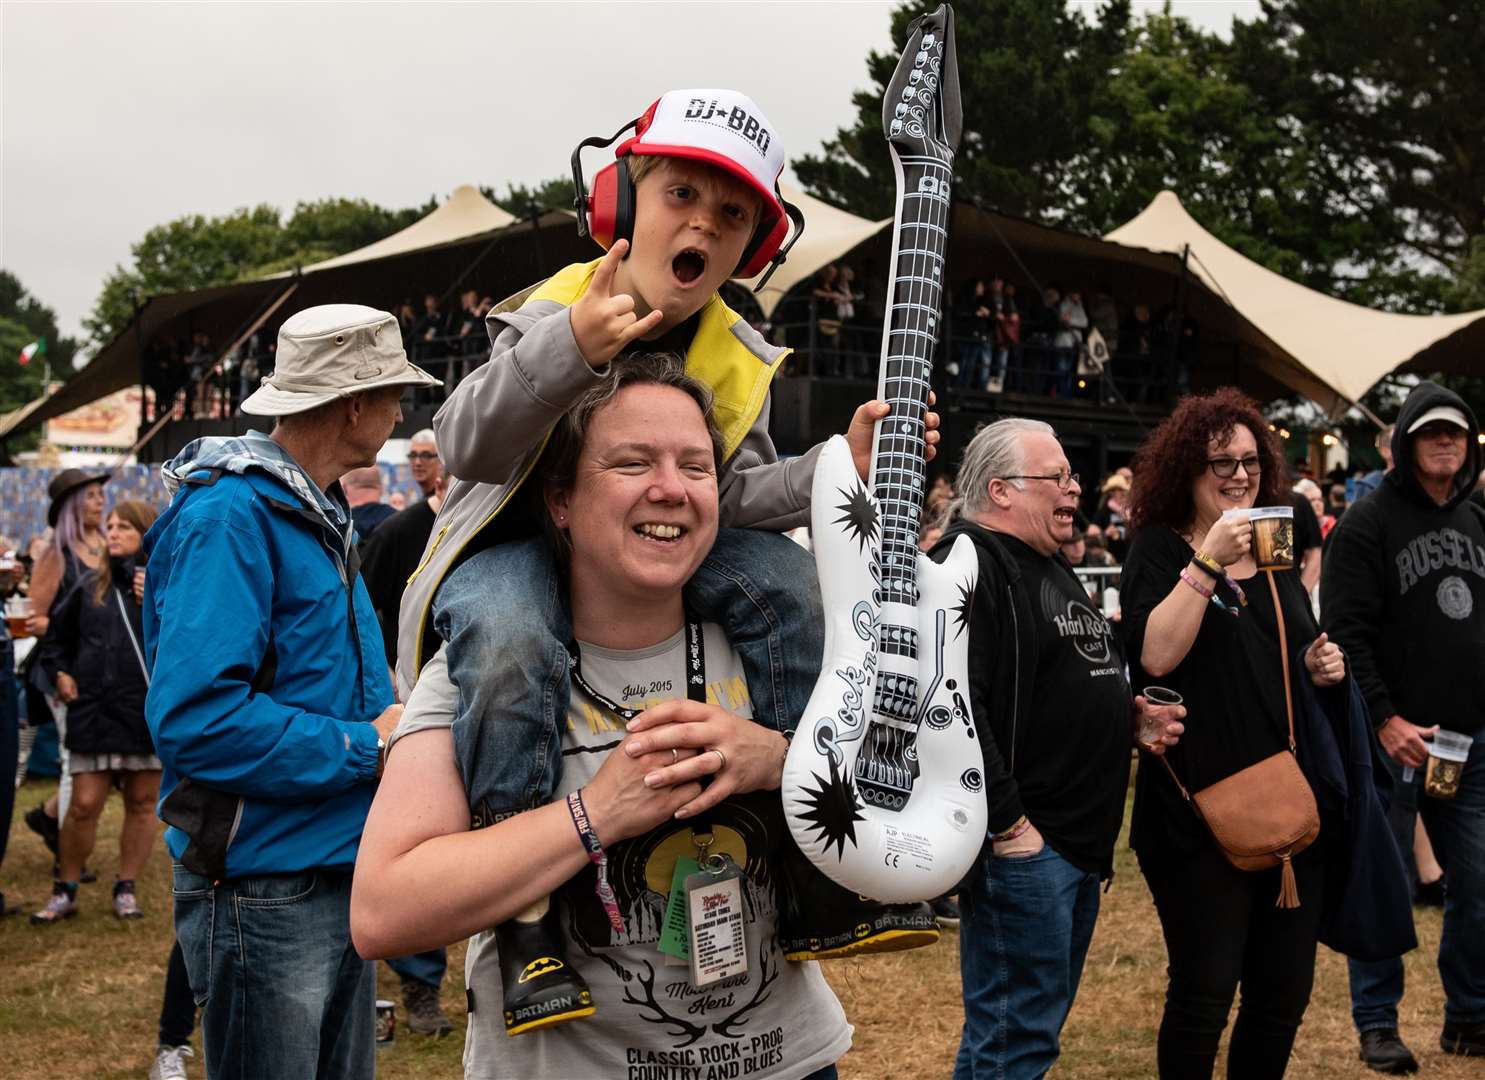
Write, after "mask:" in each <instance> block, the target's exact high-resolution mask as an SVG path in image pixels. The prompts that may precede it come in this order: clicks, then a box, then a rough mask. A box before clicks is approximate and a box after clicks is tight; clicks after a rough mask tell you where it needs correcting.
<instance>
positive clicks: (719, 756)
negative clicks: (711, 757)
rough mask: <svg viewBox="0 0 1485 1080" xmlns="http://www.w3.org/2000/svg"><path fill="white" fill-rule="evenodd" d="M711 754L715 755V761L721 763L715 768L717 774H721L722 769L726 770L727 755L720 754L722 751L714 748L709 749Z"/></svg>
mask: <svg viewBox="0 0 1485 1080" xmlns="http://www.w3.org/2000/svg"><path fill="white" fill-rule="evenodd" d="M711 752H712V753H714V754H716V755H717V760H718V761H719V762H721V764H720V765H718V766H717V772H721V771H722V770H723V769H725V768H727V755H726V754H724V753H722V751H721V750H719V749H718V748H717V747H715V746H713V747H712V748H711Z"/></svg>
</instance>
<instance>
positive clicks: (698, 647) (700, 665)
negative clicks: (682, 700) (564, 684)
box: [567, 611, 706, 724]
mask: <svg viewBox="0 0 1485 1080" xmlns="http://www.w3.org/2000/svg"><path fill="white" fill-rule="evenodd" d="M567 668H568V671H569V673H570V674H571V676H572V681H573V682H575V683H577V685H578V689H580V690H582V692H583V693H585V694H587V695H588V696H589V697H590V698H592V699H593V700H594V701H596V702H598V704H600V705H602V706H603V707H604V708H605V709H608V710H609V711H610V712H612V713H613V714H614V715H615V716H617V717H618V718H619V719H620V720H622V721H624V722H625V723H626V724H627V723H628V722H629V721H631V720H633V719H634V718H635V717H636V716H638V715H639V714H640V713H641V712H643V711H644V710H643V709H631V708H629V707H627V706H625V705H620V704H619V703H618V702H617V701H615V700H613V699H612V698H611V697H609V696H608V695H607V694H604V693H601V692H600V691H598V690H595V689H594V688H593V684H592V683H590V682H589V681H588V680H587V679H585V678H584V677H583V668H582V661H581V656H580V654H579V652H578V643H577V639H576V638H574V639H573V640H572V641H569V642H568V643H567ZM686 697H688V698H690V699H691V700H692V701H700V702H705V701H706V645H705V643H704V642H703V640H702V636H701V623H700V622H699V621H698V620H697V618H696V616H694V615H692V614H691V612H689V611H688V612H686Z"/></svg>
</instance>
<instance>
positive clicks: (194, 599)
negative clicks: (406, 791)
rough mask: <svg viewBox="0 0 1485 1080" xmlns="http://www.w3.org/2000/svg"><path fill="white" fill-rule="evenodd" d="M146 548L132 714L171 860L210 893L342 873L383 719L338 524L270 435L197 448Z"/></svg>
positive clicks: (388, 694)
mask: <svg viewBox="0 0 1485 1080" xmlns="http://www.w3.org/2000/svg"><path fill="white" fill-rule="evenodd" d="M163 473H164V477H165V481H166V486H167V488H171V489H172V490H173V491H174V492H175V497H174V500H173V502H172V503H171V505H170V508H169V509H168V510H167V511H166V512H165V513H164V515H162V516H161V517H160V519H159V520H158V521H157V522H156V523H155V525H154V527H153V528H151V529H150V531H149V533H148V534H147V535H146V537H145V550H146V551H147V552H148V554H149V565H148V570H147V575H146V581H145V603H144V636H145V650H146V657H147V659H148V661H149V664H150V667H151V672H152V681H151V684H150V689H149V696H148V699H147V702H146V709H145V715H146V719H147V720H148V722H149V727H150V733H151V735H152V736H153V737H154V740H155V745H156V747H157V749H158V752H159V755H160V760H161V761H162V762H163V763H164V773H163V776H162V777H161V784H160V795H161V799H160V806H159V809H160V816H161V817H162V818H164V819H165V821H166V822H167V823H169V824H170V825H171V828H169V829H168V830H167V831H166V834H165V839H166V843H167V845H168V846H169V848H170V853H171V855H172V856H174V857H175V858H176V859H178V860H180V861H182V862H183V863H184V864H185V865H186V866H187V867H188V868H189V869H192V870H194V871H196V872H197V873H202V874H205V875H206V876H208V877H211V878H213V879H222V878H236V877H242V876H245V875H251V874H269V873H292V872H296V871H301V870H306V869H311V868H343V869H348V868H350V867H351V866H352V865H353V864H354V862H355V859H356V849H357V846H358V844H359V842H360V839H361V830H362V827H363V825H364V824H365V821H366V813H367V810H368V809H369V808H370V806H371V797H372V795H373V793H374V791H375V785H374V783H373V781H374V779H375V776H376V765H377V735H376V730H375V728H374V727H373V726H372V724H371V721H373V720H374V719H375V718H376V717H377V716H378V715H379V714H380V713H381V712H382V711H383V710H384V709H385V708H386V707H387V706H388V705H390V704H391V703H392V688H391V681H390V679H389V676H388V673H387V666H386V661H385V660H384V659H383V650H382V638H381V630H380V628H379V626H378V625H377V620H376V615H375V613H374V612H373V611H372V607H371V601H370V598H369V597H368V596H367V593H366V586H365V585H364V584H363V583H362V582H361V580H360V579H359V576H358V574H357V568H358V561H357V556H356V552H355V545H354V543H353V534H352V531H351V525H350V516H349V512H348V510H347V509H346V507H345V504H344V499H343V497H342V496H340V495H339V493H338V489H337V490H336V491H335V493H334V494H333V496H327V495H326V494H325V493H323V492H321V491H320V490H319V489H318V488H316V487H315V486H314V485H313V483H312V482H311V481H310V480H309V477H308V476H307V475H306V474H305V473H304V472H303V471H302V470H301V469H300V468H299V467H298V465H297V464H295V463H294V461H293V459H292V458H290V457H289V456H288V455H287V454H285V453H284V452H283V451H282V450H281V449H280V448H279V447H278V446H277V444H275V443H273V442H272V440H270V439H268V438H267V437H266V436H264V435H261V434H259V433H257V432H251V433H249V434H248V435H247V436H244V437H242V438H229V439H200V440H197V441H196V442H194V443H192V444H191V445H190V446H188V447H186V449H185V450H184V451H182V453H181V454H180V455H179V456H178V457H177V458H176V459H175V460H174V461H172V462H171V463H170V464H168V465H166V466H165V468H164V470H163Z"/></svg>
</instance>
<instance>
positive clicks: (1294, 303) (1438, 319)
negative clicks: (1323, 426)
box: [1104, 191, 1485, 406]
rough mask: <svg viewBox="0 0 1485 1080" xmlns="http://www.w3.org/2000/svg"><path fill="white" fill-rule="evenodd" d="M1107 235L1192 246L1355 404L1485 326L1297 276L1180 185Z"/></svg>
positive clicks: (1482, 316) (1216, 284)
mask: <svg viewBox="0 0 1485 1080" xmlns="http://www.w3.org/2000/svg"><path fill="white" fill-rule="evenodd" d="M1104 239H1106V240H1112V241H1114V242H1116V243H1120V244H1125V245H1129V246H1131V247H1143V248H1148V249H1149V250H1151V251H1162V252H1170V253H1172V254H1174V255H1177V256H1179V255H1181V254H1182V253H1183V251H1185V250H1186V249H1187V248H1189V249H1190V255H1191V258H1190V260H1189V263H1188V267H1189V269H1190V271H1191V273H1192V274H1193V275H1194V276H1196V277H1197V278H1199V279H1200V280H1201V281H1202V282H1203V283H1204V284H1205V285H1207V287H1208V288H1210V289H1212V290H1213V291H1214V292H1216V293H1217V294H1218V295H1220V296H1222V297H1224V298H1226V300H1227V302H1228V303H1229V304H1231V305H1232V307H1233V308H1234V309H1235V310H1236V311H1237V312H1238V313H1239V314H1241V315H1242V316H1243V317H1244V318H1246V319H1247V320H1248V321H1249V322H1250V323H1252V324H1253V325H1254V326H1255V327H1256V328H1257V329H1258V330H1260V331H1261V332H1262V333H1263V334H1264V335H1265V336H1266V337H1267V338H1268V339H1269V340H1270V341H1271V342H1272V343H1273V345H1274V348H1275V349H1276V350H1277V351H1278V352H1280V353H1282V354H1286V355H1287V356H1288V357H1289V358H1291V359H1292V360H1294V361H1296V362H1297V363H1299V364H1300V365H1302V366H1303V367H1305V368H1307V369H1308V370H1309V371H1311V372H1312V373H1314V374H1315V375H1316V376H1318V377H1319V378H1320V379H1321V380H1323V381H1324V382H1325V383H1326V384H1327V385H1329V386H1330V387H1332V388H1334V389H1335V391H1336V392H1337V393H1338V394H1339V395H1341V396H1342V397H1343V398H1345V399H1346V400H1347V401H1349V402H1353V403H1354V402H1356V401H1359V400H1360V399H1361V397H1362V396H1363V395H1364V394H1366V392H1367V391H1368V390H1370V389H1371V388H1372V387H1373V386H1375V385H1376V384H1377V382H1378V381H1379V380H1380V379H1381V378H1382V377H1383V376H1384V375H1387V374H1388V373H1389V372H1392V371H1395V370H1396V369H1397V368H1399V367H1401V366H1402V365H1404V364H1407V363H1408V362H1409V361H1411V360H1413V359H1414V358H1415V357H1417V356H1418V355H1419V354H1420V353H1423V352H1424V351H1425V350H1427V349H1429V348H1430V347H1431V346H1434V345H1436V344H1439V343H1441V342H1443V340H1444V339H1445V338H1449V337H1451V336H1453V335H1455V334H1462V333H1465V332H1469V333H1471V334H1479V333H1481V332H1485V311H1470V312H1465V313H1463V314H1459V315H1397V314H1393V313H1391V312H1386V311H1375V310H1373V309H1371V308H1366V307H1361V306H1360V305H1358V304H1351V303H1347V302H1346V301H1344V300H1337V299H1336V298H1335V297H1333V296H1327V295H1325V294H1324V293H1320V292H1316V291H1315V290H1313V289H1309V288H1306V287H1305V286H1303V285H1300V284H1298V283H1296V282H1293V281H1290V280H1289V279H1288V278H1286V277H1282V276H1281V275H1279V274H1276V273H1274V272H1273V271H1272V270H1268V269H1265V268H1264V267H1262V266H1260V265H1258V264H1257V263H1255V262H1253V261H1252V260H1250V259H1248V258H1247V257H1246V256H1244V255H1241V254H1239V253H1238V252H1237V251H1234V250H1233V249H1232V248H1230V247H1228V246H1227V245H1226V244H1224V243H1223V242H1222V241H1221V240H1218V239H1217V238H1216V237H1215V236H1213V235H1212V234H1211V233H1209V232H1207V231H1206V229H1204V228H1202V227H1201V225H1200V224H1198V223H1197V221H1196V219H1195V218H1193V217H1192V216H1191V215H1190V214H1188V213H1187V212H1186V208H1185V207H1184V206H1182V205H1181V200H1180V199H1179V198H1178V197H1177V196H1176V194H1175V192H1173V191H1162V192H1161V193H1160V194H1159V195H1157V196H1155V198H1154V199H1153V200H1152V201H1151V203H1150V205H1149V206H1147V207H1145V209H1144V210H1143V211H1141V212H1140V214H1139V215H1138V216H1137V217H1135V218H1133V219H1132V220H1130V221H1128V222H1126V223H1125V224H1123V225H1121V226H1120V227H1119V228H1117V229H1115V230H1114V231H1113V232H1111V233H1109V234H1108V235H1107V236H1105V237H1104ZM1479 370H1481V371H1485V353H1482V354H1480V356H1479ZM1320 404H1321V405H1326V406H1334V405H1336V404H1338V403H1336V402H1324V401H1322V402H1320Z"/></svg>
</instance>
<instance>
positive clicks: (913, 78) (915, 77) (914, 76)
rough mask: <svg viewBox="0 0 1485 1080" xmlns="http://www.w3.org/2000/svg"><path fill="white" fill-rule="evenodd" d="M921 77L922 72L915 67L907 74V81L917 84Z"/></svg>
mask: <svg viewBox="0 0 1485 1080" xmlns="http://www.w3.org/2000/svg"><path fill="white" fill-rule="evenodd" d="M922 79H923V73H922V72H921V71H918V70H916V69H915V70H913V71H912V72H910V73H909V74H908V82H910V83H912V84H913V85H914V86H916V85H918V83H919V82H921V81H922Z"/></svg>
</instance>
